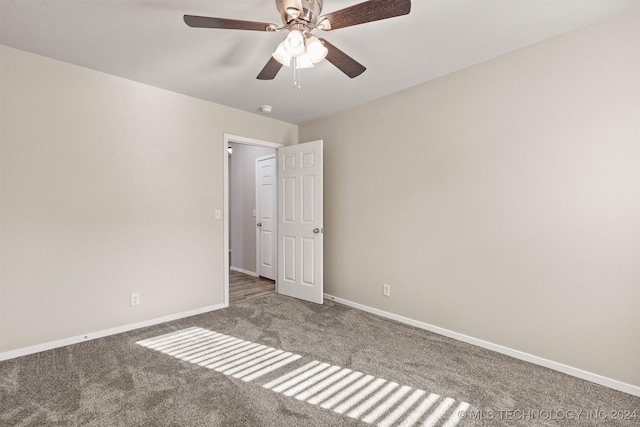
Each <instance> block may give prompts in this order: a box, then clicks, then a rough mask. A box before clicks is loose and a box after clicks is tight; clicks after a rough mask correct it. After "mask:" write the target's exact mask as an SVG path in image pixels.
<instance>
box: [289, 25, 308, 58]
mask: <svg viewBox="0 0 640 427" xmlns="http://www.w3.org/2000/svg"><path fill="white" fill-rule="evenodd" d="M284 48H285V50H286V51H287V53H288V54H289V55H290V56H299V55H302V53H303V52H304V50H305V47H304V36H303V35H302V33H301V32H300V31H299V30H291V31H290V32H289V35H288V36H287V38H286V39H285V41H284Z"/></svg>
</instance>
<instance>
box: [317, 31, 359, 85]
mask: <svg viewBox="0 0 640 427" xmlns="http://www.w3.org/2000/svg"><path fill="white" fill-rule="evenodd" d="M320 40H321V41H322V43H324V46H325V47H326V48H327V49H328V50H329V53H327V58H326V59H327V61H329V62H331V63H332V64H333V65H335V66H336V67H337V68H338V69H339V70H340V71H342V72H343V73H345V74H346V75H347V76H349V77H351V78H354V77H358V76H359V75H360V74H362V73H364V71H365V70H366V68H365V67H364V65H362V64H360V63H359V62H358V61H356V60H355V59H353V58H352V57H350V56H349V55H347V54H346V53H344V52H343V51H341V50H340V49H338V48H337V47H335V46H334V45H332V44H331V43H329V42H328V41H326V40H325V39H320Z"/></svg>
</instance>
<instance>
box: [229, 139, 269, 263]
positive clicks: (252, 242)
mask: <svg viewBox="0 0 640 427" xmlns="http://www.w3.org/2000/svg"><path fill="white" fill-rule="evenodd" d="M230 145H231V146H232V147H233V155H231V156H230V157H229V220H230V226H229V233H230V235H229V245H230V249H231V267H236V268H239V269H242V270H245V271H249V272H253V273H257V272H258V271H257V266H256V221H257V220H256V217H255V216H253V212H254V210H255V209H256V158H257V157H261V156H266V155H268V154H274V153H275V149H274V148H268V147H257V146H253V145H246V144H230Z"/></svg>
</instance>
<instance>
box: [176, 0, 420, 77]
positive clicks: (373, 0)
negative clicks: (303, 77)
mask: <svg viewBox="0 0 640 427" xmlns="http://www.w3.org/2000/svg"><path fill="white" fill-rule="evenodd" d="M322 3H323V0H276V7H277V8H278V11H279V12H280V16H281V18H282V22H283V25H281V26H279V25H278V24H273V23H268V22H255V21H244V20H238V19H226V18H214V17H208V16H193V15H184V22H185V23H186V24H187V25H188V26H190V27H197V28H221V29H231V30H251V31H268V32H275V31H284V30H287V31H288V32H289V33H288V35H287V38H286V39H285V40H284V41H283V42H282V43H280V45H279V46H278V48H277V49H276V51H275V52H274V53H273V55H272V56H271V58H270V59H269V61H268V62H267V64H266V65H265V66H264V68H263V69H262V71H260V73H259V74H258V77H257V78H258V79H260V80H272V79H274V78H275V77H276V75H277V74H278V72H279V71H280V69H281V68H282V67H283V66H287V67H288V66H291V61H292V60H293V66H294V69H296V70H300V69H302V68H308V67H312V66H313V64H314V63H318V62H320V61H322V60H323V59H325V58H326V59H327V61H329V62H330V63H332V64H333V65H335V66H336V67H337V68H338V69H339V70H340V71H342V72H343V73H345V74H346V75H347V76H349V77H350V78H354V77H357V76H359V75H360V74H362V73H363V72H364V71H365V70H366V68H365V67H364V66H363V65H362V64H360V63H358V62H357V61H356V60H355V59H353V58H351V57H350V56H349V55H347V54H346V53H344V52H342V51H341V50H340V49H338V48H337V47H335V46H334V45H332V44H331V43H329V42H328V41H327V40H325V39H322V38H317V37H315V36H314V35H312V34H311V33H312V31H313V30H316V29H319V30H324V31H331V30H337V29H340V28H345V27H350V26H353V25H359V24H365V23H367V22H372V21H379V20H382V19H388V18H393V17H396V16H402V15H407V14H409V12H410V11H411V0H368V1H365V2H363V3H359V4H356V5H353V6H350V7H347V8H344V9H341V10H338V11H336V12H332V13H329V14H327V15H320V13H321V12H322ZM294 83H295V81H294Z"/></svg>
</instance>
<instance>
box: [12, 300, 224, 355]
mask: <svg viewBox="0 0 640 427" xmlns="http://www.w3.org/2000/svg"><path fill="white" fill-rule="evenodd" d="M226 307H227V305H224V304H217V305H210V306H208V307H202V308H198V309H195V310H190V311H184V312H182V313H176V314H170V315H168V316H163V317H158V318H156V319H150V320H144V321H142V322H136V323H131V324H129V325H123V326H118V327H115V328H110V329H105V330H102V331H96V332H90V333H87V334H84V335H78V336H75V337H69V338H63V339H61V340H56V341H50V342H47V343H44V344H38V345H33V346H30V347H24V348H19V349H17V350H11V351H5V352H4V353H0V361H3V360H9V359H14V358H16V357H21V356H26V355H29V354H34V353H40V352H41V351H46V350H52V349H54V348H59V347H64V346H66V345H72V344H78V343H80V342H84V341H89V340H94V339H96V338H102V337H106V336H109V335H115V334H121V333H123V332H128V331H133V330H134V329H140V328H146V327H147V326H153V325H157V324H159V323H165V322H170V321H172V320H178V319H182V318H185V317H190V316H195V315H197V314H202V313H208V312H210V311H216V310H220V309H222V308H226Z"/></svg>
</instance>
